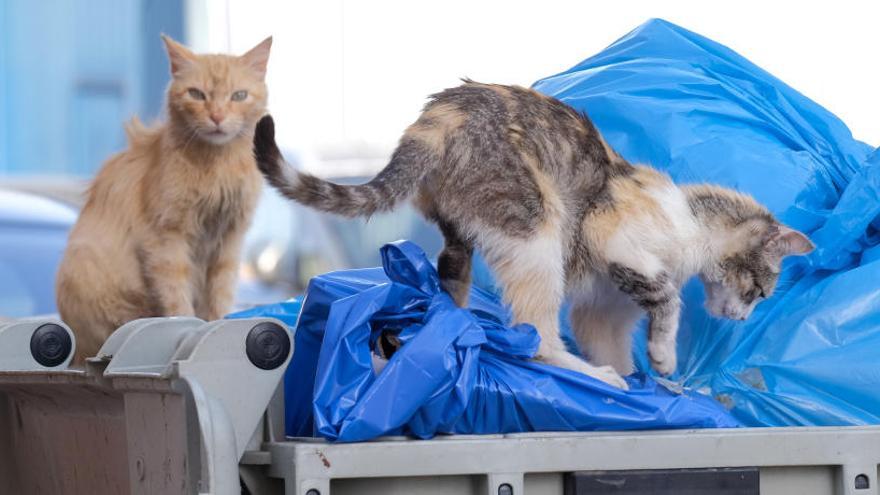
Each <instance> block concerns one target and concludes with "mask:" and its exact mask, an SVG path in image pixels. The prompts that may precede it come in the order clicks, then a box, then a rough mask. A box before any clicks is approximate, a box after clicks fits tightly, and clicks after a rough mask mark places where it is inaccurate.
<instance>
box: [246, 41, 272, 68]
mask: <svg viewBox="0 0 880 495" xmlns="http://www.w3.org/2000/svg"><path fill="white" fill-rule="evenodd" d="M270 48H272V37H271V36H269V37H268V38H266V39H264V40H263V41H261V42H260V44H259V45H257V46H255V47H253V48H251V49H250V50H249V51H248V52H247V53H245V54H244V55H242V56H241V59H242V60H243V61H244V63H246V64H248V65H249V66H251V67H253V69H254V70H255V71H257V73H258V74H259V75H260V77H266V66H267V65H268V64H269V49H270Z"/></svg>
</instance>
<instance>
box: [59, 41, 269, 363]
mask: <svg viewBox="0 0 880 495" xmlns="http://www.w3.org/2000/svg"><path fill="white" fill-rule="evenodd" d="M165 43H166V46H167V48H168V53H169V60H170V62H171V70H172V74H173V79H172V82H171V84H170V85H169V88H168V115H169V120H168V122H166V123H163V124H161V125H158V126H156V127H152V128H148V127H146V126H144V125H143V124H142V123H141V122H140V121H139V120H137V118H135V119H133V120H132V121H131V122H130V123H129V125H128V126H127V127H126V132H127V134H128V148H127V149H126V150H125V151H123V152H121V153H119V154H116V155H114V156H112V157H111V158H110V159H109V160H108V161H107V162H106V163H105V164H104V166H103V167H102V169H101V170H100V171H99V172H98V174H97V176H96V177H95V180H94V182H93V183H92V186H91V188H90V189H89V192H88V200H87V202H86V205H85V207H84V208H83V210H82V212H81V214H80V217H79V219H78V221H77V223H76V225H75V226H74V228H73V230H72V232H71V234H70V240H69V243H68V246H67V251H66V252H65V255H64V259H63V261H62V263H61V267H60V269H59V273H58V278H57V287H56V293H57V299H58V309H59V312H60V313H61V317H62V319H63V320H64V321H65V322H66V323H67V324H68V325H70V327H71V328H72V329H73V331H74V333H75V334H76V337H77V352H76V360H77V361H78V362H81V361H82V360H83V359H84V358H85V357H87V356H93V355H94V354H95V353H96V352H97V351H98V349H99V348H100V346H101V345H102V343H103V342H104V340H105V339H106V338H107V336H109V335H110V333H112V332H113V331H114V330H115V329H116V328H117V327H119V326H120V325H122V324H123V323H125V322H127V321H130V320H132V319H136V318H142V317H148V316H170V315H195V316H198V317H200V318H203V319H206V320H213V319H217V318H220V317H222V316H223V315H224V314H225V313H226V312H227V311H228V310H229V308H230V305H231V303H232V297H233V294H234V286H235V278H236V271H237V266H238V259H239V251H240V246H241V241H242V237H243V235H244V232H245V230H246V229H247V226H248V224H249V222H250V218H251V216H252V213H253V210H254V208H255V206H256V202H257V200H258V198H259V193H260V189H261V185H262V178H261V176H260V173H259V170H258V169H257V167H256V163H255V161H254V157H253V152H252V144H251V143H252V139H253V131H254V126H255V124H256V122H257V120H258V119H259V118H260V117H261V116H262V115H263V114H264V113H265V108H266V97H267V91H266V85H265V82H264V76H265V69H266V62H267V60H268V55H269V46H270V45H271V38H269V39H267V40H266V41H264V42H263V43H261V44H260V45H258V46H257V47H256V48H254V49H253V50H251V51H250V52H248V53H246V54H245V55H243V56H241V57H235V56H229V55H195V54H193V53H191V52H190V51H189V50H187V49H186V48H185V47H183V46H181V45H179V44H177V43H176V42H174V41H173V40H170V39H168V38H165ZM196 91H197V92H196ZM237 91H246V96H245V97H244V98H237V99H235V100H234V99H233V98H232V94H234V93H235V92H237ZM199 94H201V95H203V96H204V98H198V97H196V96H198V95H199ZM194 95H195V96H194ZM239 96H241V93H239Z"/></svg>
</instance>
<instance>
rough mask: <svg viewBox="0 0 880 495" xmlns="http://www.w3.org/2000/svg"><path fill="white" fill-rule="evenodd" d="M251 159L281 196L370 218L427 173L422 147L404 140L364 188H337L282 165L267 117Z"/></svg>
mask: <svg viewBox="0 0 880 495" xmlns="http://www.w3.org/2000/svg"><path fill="white" fill-rule="evenodd" d="M254 155H255V157H256V159H257V165H258V166H259V167H260V171H261V172H262V173H263V176H265V177H266V180H267V181H269V184H271V185H272V186H273V187H275V188H276V189H278V191H279V192H281V194H283V195H284V196H286V197H288V198H290V199H292V200H294V201H296V202H298V203H302V204H304V205H307V206H311V207H313V208H317V209H319V210H322V211H326V212H330V213H336V214H338V215H344V216H347V217H358V216H366V217H369V216H371V215H373V214H374V213H377V212H382V211H389V210H391V209H392V208H394V206H395V205H396V204H397V203H399V202H400V201H401V200H404V199H406V198H407V197H409V195H410V194H412V193H413V192H414V190H415V187H416V185H417V183H418V182H419V180H421V178H422V177H423V176H424V174H425V173H426V172H427V171H428V163H426V162H427V161H428V160H426V159H427V158H428V156H427V153H426V150H425V148H424V146H422V145H421V144H420V143H419V142H418V141H415V140H412V139H407V138H404V139H403V140H402V141H401V144H400V146H398V147H397V149H396V150H395V151H394V154H393V155H392V156H391V161H390V162H389V163H388V165H387V166H385V168H384V169H382V171H381V172H379V174H378V175H376V176H375V177H374V178H373V179H372V180H370V181H369V182H367V183H366V184H361V185H340V184H334V183H332V182H327V181H325V180H322V179H319V178H318V177H315V176H313V175H310V174H306V173H303V172H299V171H297V170H295V169H294V168H293V167H291V166H289V165H287V164H286V163H285V162H284V158H283V157H282V156H281V151H280V150H279V149H278V146H277V145H276V143H275V123H274V121H273V120H272V117H271V116H269V115H267V116H265V117H263V118H262V120H260V122H259V123H258V124H257V129H256V132H255V134H254Z"/></svg>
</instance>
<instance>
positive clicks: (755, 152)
mask: <svg viewBox="0 0 880 495" xmlns="http://www.w3.org/2000/svg"><path fill="white" fill-rule="evenodd" d="M817 70H818V69H817ZM534 87H535V89H537V90H539V91H542V92H544V93H546V94H548V95H551V96H554V97H556V98H559V99H560V100H562V101H564V102H566V103H568V104H569V105H571V106H573V107H575V108H577V109H579V110H582V111H584V112H585V113H587V114H588V115H589V116H590V118H591V119H592V120H593V121H594V122H595V123H596V125H597V127H598V128H599V129H600V130H601V131H602V133H603V135H604V136H605V138H606V139H607V140H608V142H609V143H610V144H611V145H612V146H613V147H614V148H615V149H616V150H617V151H618V152H620V153H621V154H622V155H623V156H624V157H626V158H627V159H628V160H630V161H632V162H643V163H649V164H651V165H653V166H655V167H657V168H660V169H663V170H665V171H667V172H669V173H670V174H671V175H672V177H673V178H674V179H675V180H676V181H678V182H714V183H719V184H722V185H725V186H729V187H734V188H736V189H739V190H741V191H745V192H748V193H750V194H752V195H753V196H754V197H755V198H756V199H758V200H759V201H761V202H762V203H764V204H765V205H767V206H768V207H769V208H770V209H771V210H772V211H773V213H774V214H776V215H777V217H778V218H780V220H782V221H783V222H785V223H787V224H789V225H791V226H792V227H794V228H797V229H800V230H802V231H804V232H806V233H808V234H809V235H810V237H811V238H812V240H813V241H814V242H815V243H816V245H817V249H816V251H815V252H814V253H813V255H811V256H810V257H809V258H807V259H792V260H789V261H788V262H787V263H786V265H785V269H784V271H783V274H782V276H781V278H780V282H779V286H778V288H777V290H776V293H775V294H774V295H773V297H772V298H770V299H769V300H767V301H765V302H762V303H761V304H760V305H758V307H757V309H756V310H755V312H754V314H753V315H752V316H751V317H750V319H749V320H748V321H745V322H734V321H729V320H719V319H714V318H711V317H710V316H708V315H707V313H706V312H705V311H704V309H703V297H704V296H703V290H702V287H701V286H700V284H699V283H696V282H692V283H690V284H689V285H687V286H686V287H685V290H684V294H683V299H684V310H683V313H682V320H681V330H680V334H679V335H680V337H679V346H678V355H679V370H678V373H679V375H678V379H679V380H680V381H681V382H682V383H683V384H684V385H686V386H689V387H694V388H697V389H704V390H706V389H708V390H711V391H712V393H713V394H714V395H715V396H716V397H719V398H720V399H721V400H723V401H724V402H725V403H726V404H728V405H729V406H730V407H732V412H733V414H734V415H735V416H736V417H737V418H738V419H739V420H741V421H742V422H744V423H745V424H747V425H754V426H760V425H768V426H771V425H772V426H807V425H854V424H877V423H880V394H877V390H878V389H880V359H878V357H880V263H878V258H880V248H878V247H877V244H878V240H880V235H878V231H877V226H878V223H877V216H878V213H880V167H877V166H876V165H877V164H878V163H880V152H877V151H875V150H874V149H872V147H870V146H868V145H866V144H864V143H861V142H859V141H856V140H854V139H853V138H852V135H851V134H850V132H849V130H848V129H847V127H846V126H845V125H844V124H843V123H842V122H841V121H840V120H839V119H837V118H836V117H835V116H834V115H832V114H831V113H829V112H828V111H826V110H825V109H823V108H822V107H821V106H819V105H818V104H816V103H814V102H813V101H811V100H809V99H807V98H806V97H804V96H803V95H801V94H800V93H798V92H797V91H795V90H794V89H792V88H790V87H789V86H787V85H786V84H785V83H783V82H781V81H780V80H778V79H776V78H775V77H773V76H771V75H770V74H768V73H767V72H765V71H763V70H761V69H760V68H758V67H756V66H755V65H753V64H752V63H750V62H749V61H747V60H746V59H744V58H743V57H741V56H739V55H738V54H736V53H734V52H733V51H731V50H729V49H728V48H725V47H724V46H721V45H719V44H717V43H714V42H712V41H710V40H708V39H706V38H703V37H701V36H699V35H697V34H694V33H692V32H689V31H687V30H685V29H682V28H680V27H677V26H675V25H672V24H670V23H668V22H665V21H661V20H653V21H649V22H648V23H646V24H644V25H642V26H641V27H639V28H637V29H636V30H634V31H633V32H631V33H629V34H628V35H626V36H624V37H623V38H621V39H620V40H618V41H617V42H615V43H614V44H612V45H611V46H609V47H608V48H606V49H605V50H603V51H602V52H601V53H599V54H598V55H596V56H594V57H591V58H588V59H587V60H584V61H583V62H581V63H579V64H577V65H576V66H575V67H573V68H571V69H569V70H567V71H565V72H563V73H561V74H558V75H555V76H552V77H548V78H546V79H542V80H541V81H538V82H537V83H535V85H534ZM638 347H639V348H638V349H637V350H636V351H635V356H636V359H637V360H638V362H639V365H640V368H641V369H644V370H649V369H650V367H649V366H648V363H647V362H646V360H645V352H644V337H643V336H642V338H641V339H640V340H639V341H638Z"/></svg>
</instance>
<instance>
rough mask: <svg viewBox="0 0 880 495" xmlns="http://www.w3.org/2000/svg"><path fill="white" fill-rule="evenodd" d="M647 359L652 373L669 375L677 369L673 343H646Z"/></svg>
mask: <svg viewBox="0 0 880 495" xmlns="http://www.w3.org/2000/svg"><path fill="white" fill-rule="evenodd" d="M648 357H649V358H650V359H651V367H652V368H654V371H656V372H657V373H660V374H661V375H663V376H669V375H671V374H672V373H674V372H675V369H676V368H677V367H678V357H677V356H676V352H675V343H674V342H663V341H661V342H648Z"/></svg>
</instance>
